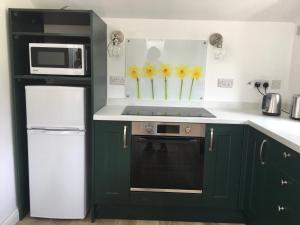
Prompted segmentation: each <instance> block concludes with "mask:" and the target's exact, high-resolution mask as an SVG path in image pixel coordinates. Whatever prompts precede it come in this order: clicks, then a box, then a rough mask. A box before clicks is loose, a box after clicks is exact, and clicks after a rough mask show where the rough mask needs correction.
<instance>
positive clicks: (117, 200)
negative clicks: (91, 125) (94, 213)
mask: <svg viewBox="0 0 300 225" xmlns="http://www.w3.org/2000/svg"><path fill="white" fill-rule="evenodd" d="M94 135H95V137H94V138H95V147H94V148H95V149H94V151H95V152H94V157H95V158H94V159H93V160H94V165H95V166H94V196H95V198H94V199H95V203H96V204H126V203H128V199H129V188H130V187H129V186H130V172H129V171H130V170H129V166H130V165H129V158H130V140H131V138H130V137H131V123H129V122H111V121H107V122H102V121H97V122H95V134H94Z"/></svg>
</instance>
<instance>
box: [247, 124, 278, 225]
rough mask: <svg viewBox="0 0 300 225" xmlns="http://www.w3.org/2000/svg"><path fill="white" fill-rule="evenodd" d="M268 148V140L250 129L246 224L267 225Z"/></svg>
mask: <svg viewBox="0 0 300 225" xmlns="http://www.w3.org/2000/svg"><path fill="white" fill-rule="evenodd" d="M269 147H270V140H269V138H268V137H266V136H265V135H263V134H261V133H260V132H258V131H256V130H254V129H252V128H251V129H250V131H249V134H248V162H247V163H248V173H247V178H248V181H247V186H248V190H247V191H246V193H247V194H248V196H247V200H248V201H246V206H245V209H246V215H247V217H248V224H253V225H254V224H255V225H267V224H268V216H267V213H266V210H267V209H269V208H270V207H269V206H268V205H267V203H268V201H267V195H266V172H267V166H268V152H269ZM269 204H272V203H271V202H269Z"/></svg>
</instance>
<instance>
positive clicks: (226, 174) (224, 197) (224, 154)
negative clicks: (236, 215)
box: [203, 125, 244, 209]
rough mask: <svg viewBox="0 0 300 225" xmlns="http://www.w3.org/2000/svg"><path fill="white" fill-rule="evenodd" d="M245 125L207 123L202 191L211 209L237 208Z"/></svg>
mask: <svg viewBox="0 0 300 225" xmlns="http://www.w3.org/2000/svg"><path fill="white" fill-rule="evenodd" d="M243 138H244V126H240V125H207V130H206V143H205V155H204V158H205V165H204V171H205V174H204V192H203V195H204V196H205V197H206V199H207V200H208V204H209V206H211V207H214V208H226V209H237V208H238V201H239V191H240V177H241V160H242V153H243Z"/></svg>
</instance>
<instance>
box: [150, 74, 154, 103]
mask: <svg viewBox="0 0 300 225" xmlns="http://www.w3.org/2000/svg"><path fill="white" fill-rule="evenodd" d="M151 91H152V99H154V85H153V79H151Z"/></svg>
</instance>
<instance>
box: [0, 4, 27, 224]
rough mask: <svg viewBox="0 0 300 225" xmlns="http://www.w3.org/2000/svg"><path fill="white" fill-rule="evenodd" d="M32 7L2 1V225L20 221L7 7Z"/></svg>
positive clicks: (0, 84)
mask: <svg viewBox="0 0 300 225" xmlns="http://www.w3.org/2000/svg"><path fill="white" fill-rule="evenodd" d="M30 6H31V2H30V0H1V1H0V27H1V32H0V40H1V42H0V224H5V225H8V224H14V223H15V222H16V220H18V211H17V206H16V193H15V176H14V161H13V142H12V115H11V113H12V112H11V96H10V92H11V90H10V74H9V62H8V57H9V56H8V41H7V26H6V25H7V8H9V7H20V8H21V7H30Z"/></svg>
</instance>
